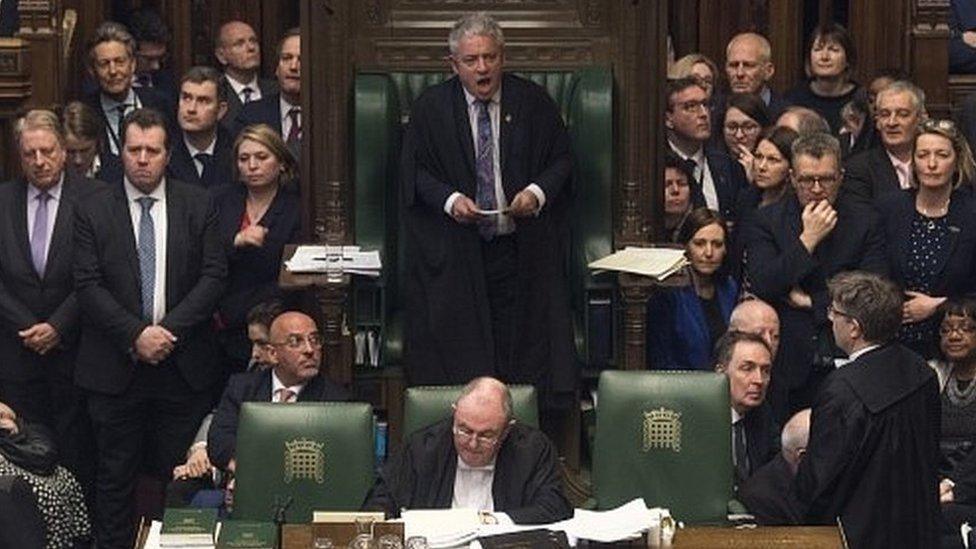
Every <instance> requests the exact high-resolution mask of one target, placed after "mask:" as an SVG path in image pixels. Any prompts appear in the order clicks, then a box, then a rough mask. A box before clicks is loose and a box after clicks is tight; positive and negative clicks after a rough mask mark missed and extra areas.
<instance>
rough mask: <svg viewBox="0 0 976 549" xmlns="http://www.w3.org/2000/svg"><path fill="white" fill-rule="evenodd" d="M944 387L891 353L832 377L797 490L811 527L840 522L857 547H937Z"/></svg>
mask: <svg viewBox="0 0 976 549" xmlns="http://www.w3.org/2000/svg"><path fill="white" fill-rule="evenodd" d="M940 413H941V410H940V404H939V385H938V381H937V379H936V376H935V373H934V372H933V371H932V370H931V369H930V368H928V367H927V366H926V364H925V362H924V361H923V360H922V358H921V357H919V356H918V355H916V354H915V353H913V352H911V351H909V350H908V349H906V348H905V347H903V346H901V345H900V344H898V343H889V344H886V345H884V346H882V347H881V348H878V349H874V350H872V351H869V352H868V353H866V354H864V355H862V356H861V357H858V359H857V360H855V361H854V362H852V363H850V364H848V365H846V366H844V367H842V368H840V369H839V370H837V371H836V372H833V373H832V374H831V375H830V376H828V377H827V380H826V381H825V383H824V386H823V388H822V389H821V391H820V393H819V395H818V397H817V402H816V404H815V405H814V407H813V415H812V416H811V424H810V442H809V444H808V445H807V453H806V455H805V456H804V458H803V460H802V461H801V462H800V466H799V470H798V472H797V478H796V481H795V484H794V486H795V488H796V491H797V497H798V498H799V500H800V502H801V503H802V504H804V505H806V506H807V508H806V515H807V521H808V522H811V523H817V524H835V523H836V517H838V516H839V517H840V518H841V521H842V523H843V526H844V530H845V531H846V533H847V539H848V541H849V542H850V546H851V547H854V548H860V547H912V548H915V549H923V548H925V547H937V546H938V533H939V530H938V520H939V495H938V482H939V480H938V464H939V436H940Z"/></svg>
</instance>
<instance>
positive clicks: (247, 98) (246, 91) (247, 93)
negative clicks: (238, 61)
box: [241, 86, 254, 103]
mask: <svg viewBox="0 0 976 549" xmlns="http://www.w3.org/2000/svg"><path fill="white" fill-rule="evenodd" d="M253 94H254V90H253V89H252V88H251V86H244V88H243V89H242V90H241V95H242V96H243V97H242V99H243V102H244V103H250V102H251V96H252V95H253Z"/></svg>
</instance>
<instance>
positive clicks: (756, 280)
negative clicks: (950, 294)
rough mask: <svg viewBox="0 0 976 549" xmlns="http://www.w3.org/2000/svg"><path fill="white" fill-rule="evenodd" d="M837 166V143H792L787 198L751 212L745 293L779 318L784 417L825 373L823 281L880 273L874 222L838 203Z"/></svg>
mask: <svg viewBox="0 0 976 549" xmlns="http://www.w3.org/2000/svg"><path fill="white" fill-rule="evenodd" d="M840 158H841V152H840V143H839V142H838V141H837V139H836V138H834V137H832V136H830V135H827V134H824V133H813V134H807V135H802V136H801V137H800V138H799V139H798V140H797V141H796V142H794V143H793V158H792V170H791V174H792V175H791V178H792V182H793V189H794V191H795V192H794V193H791V194H789V195H787V196H786V197H784V198H783V199H782V200H780V201H779V202H776V203H775V204H771V205H769V206H766V207H764V208H761V209H760V210H759V212H758V213H757V214H756V225H755V228H754V230H753V232H752V235H751V236H750V239H749V242H748V244H747V252H748V254H749V262H748V269H749V277H750V279H751V280H752V290H753V292H754V293H755V294H756V295H757V296H759V297H760V298H762V299H763V300H764V301H766V302H767V303H769V304H770V305H772V306H773V307H774V308H775V309H776V313H777V314H778V315H779V320H780V325H781V327H782V332H781V335H782V339H781V341H782V344H781V345H780V354H782V355H783V356H782V364H783V365H784V366H785V367H786V368H785V370H784V371H783V372H779V373H778V375H779V374H782V375H783V378H780V379H784V378H785V380H786V381H787V383H788V384H789V389H790V397H789V398H790V410H798V409H800V408H804V407H807V405H808V403H809V400H810V398H811V397H812V394H810V392H811V390H812V388H813V387H815V386H816V385H817V381H818V379H819V377H818V376H819V375H820V374H823V373H825V372H826V371H829V370H830V369H832V368H833V357H834V355H835V353H836V349H835V346H834V344H833V339H832V338H831V336H830V330H829V322H828V321H827V305H828V304H829V302H828V300H827V299H828V298H827V278H829V277H831V276H833V275H834V274H836V273H838V272H841V271H847V270H852V269H861V270H867V271H872V272H877V273H882V274H884V273H886V272H887V262H886V260H885V255H884V237H883V233H882V230H881V224H880V220H879V219H878V216H877V214H876V213H875V212H874V210H873V209H872V208H871V207H869V206H867V205H865V204H862V203H861V202H859V201H856V200H851V199H850V198H849V197H845V196H842V195H841V196H838V195H839V190H840V186H841V180H842V177H843V171H842V170H841V169H840ZM814 364H816V365H817V366H818V368H814V367H813V365H814ZM811 374H818V375H817V376H812V375H811Z"/></svg>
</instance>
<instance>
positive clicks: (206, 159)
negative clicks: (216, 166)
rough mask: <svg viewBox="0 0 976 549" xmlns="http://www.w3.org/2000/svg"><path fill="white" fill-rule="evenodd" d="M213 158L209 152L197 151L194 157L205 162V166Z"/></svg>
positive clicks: (202, 162)
mask: <svg viewBox="0 0 976 549" xmlns="http://www.w3.org/2000/svg"><path fill="white" fill-rule="evenodd" d="M211 158H212V156H211V155H210V154H209V153H197V154H195V155H193V159H194V160H196V161H197V162H199V163H201V164H203V165H204V166H206V165H207V164H208V163H209V162H210V159H211Z"/></svg>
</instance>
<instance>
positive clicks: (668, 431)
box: [641, 407, 681, 452]
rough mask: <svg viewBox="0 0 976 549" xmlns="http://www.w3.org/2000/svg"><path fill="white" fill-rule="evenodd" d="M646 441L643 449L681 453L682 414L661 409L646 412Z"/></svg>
mask: <svg viewBox="0 0 976 549" xmlns="http://www.w3.org/2000/svg"><path fill="white" fill-rule="evenodd" d="M643 438H644V440H643V444H642V445H641V449H642V450H643V451H645V452H648V451H650V450H651V449H659V450H669V449H670V450H674V451H675V452H680V451H681V412H676V411H674V410H668V409H667V408H664V407H661V408H658V409H657V410H650V411H648V412H644V437H643Z"/></svg>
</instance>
